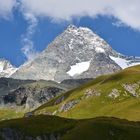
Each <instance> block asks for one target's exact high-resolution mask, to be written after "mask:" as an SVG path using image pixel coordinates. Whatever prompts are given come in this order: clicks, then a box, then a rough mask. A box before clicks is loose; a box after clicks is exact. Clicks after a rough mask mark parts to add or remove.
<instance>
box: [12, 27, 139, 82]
mask: <svg viewBox="0 0 140 140" xmlns="http://www.w3.org/2000/svg"><path fill="white" fill-rule="evenodd" d="M119 63H121V65H119ZM137 64H140V58H137V57H136V58H135V57H134V58H133V57H127V56H124V55H122V54H120V53H117V52H116V51H115V50H113V49H112V48H111V46H110V45H109V44H108V43H107V42H106V41H104V40H103V39H102V38H100V37H99V36H98V35H96V34H95V33H94V32H93V31H91V30H90V29H88V28H84V27H79V28H77V27H76V26H74V25H70V26H68V28H67V29H66V30H65V31H64V32H63V33H62V34H60V35H59V36H58V37H57V38H56V39H55V40H54V41H53V42H52V43H51V44H50V45H49V46H48V47H47V48H46V49H45V50H44V51H43V52H41V53H40V54H39V56H38V57H37V58H36V59H35V60H33V61H32V62H30V63H28V64H27V65H24V66H22V67H21V68H19V69H18V70H17V71H16V72H15V73H14V74H13V75H12V76H11V77H12V78H15V79H33V80H39V79H44V80H53V81H56V82H61V81H63V80H66V79H86V78H96V77H97V76H100V75H102V74H109V73H113V72H116V71H119V70H121V69H123V68H126V67H128V66H132V65H137Z"/></svg>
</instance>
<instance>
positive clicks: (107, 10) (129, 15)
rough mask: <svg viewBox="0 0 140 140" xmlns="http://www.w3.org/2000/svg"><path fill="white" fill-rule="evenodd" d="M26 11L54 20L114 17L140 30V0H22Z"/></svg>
mask: <svg viewBox="0 0 140 140" xmlns="http://www.w3.org/2000/svg"><path fill="white" fill-rule="evenodd" d="M21 2H22V6H23V9H24V11H28V12H29V13H32V14H34V15H35V16H38V17H45V16H48V17H51V18H52V19H53V20H71V19H72V17H75V16H78V17H82V16H90V17H96V16H97V15H107V16H114V17H116V18H118V19H119V20H120V21H121V22H122V23H124V24H125V25H127V26H130V27H132V28H134V29H138V30H140V14H139V13H140V8H139V6H140V1H139V0H133V1H132V0H21Z"/></svg>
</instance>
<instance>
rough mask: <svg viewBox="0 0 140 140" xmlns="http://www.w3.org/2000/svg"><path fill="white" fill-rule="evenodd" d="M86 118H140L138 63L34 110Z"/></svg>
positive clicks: (99, 78) (37, 112)
mask: <svg viewBox="0 0 140 140" xmlns="http://www.w3.org/2000/svg"><path fill="white" fill-rule="evenodd" d="M33 113H34V114H35V115H39V114H53V115H58V116H61V117H67V118H74V119H85V118H94V117H99V116H107V117H117V118H121V119H128V120H133V121H140V66H135V67H131V68H127V69H125V70H122V71H120V72H117V73H115V74H111V75H105V76H100V77H98V78H96V79H95V80H93V81H92V82H89V83H87V84H84V85H82V86H80V87H78V88H76V89H73V90H71V91H69V92H67V93H65V94H63V95H60V96H58V97H56V98H54V99H53V100H51V101H50V102H48V103H46V104H44V105H43V106H41V107H39V108H38V109H36V110H35V111H34V112H33Z"/></svg>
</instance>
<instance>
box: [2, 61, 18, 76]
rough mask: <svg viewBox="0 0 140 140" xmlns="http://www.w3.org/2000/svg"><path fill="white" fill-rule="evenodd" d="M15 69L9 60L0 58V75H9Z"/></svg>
mask: <svg viewBox="0 0 140 140" xmlns="http://www.w3.org/2000/svg"><path fill="white" fill-rule="evenodd" d="M16 70H17V68H15V67H14V66H12V64H11V63H10V62H9V61H7V60H5V59H0V77H10V76H11V75H12V74H13V73H15V72H16Z"/></svg>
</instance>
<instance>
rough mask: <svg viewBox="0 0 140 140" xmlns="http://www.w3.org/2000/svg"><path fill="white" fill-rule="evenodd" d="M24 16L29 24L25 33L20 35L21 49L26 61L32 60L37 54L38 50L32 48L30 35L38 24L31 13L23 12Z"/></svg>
mask: <svg viewBox="0 0 140 140" xmlns="http://www.w3.org/2000/svg"><path fill="white" fill-rule="evenodd" d="M23 16H24V18H25V19H26V21H27V22H28V24H29V26H28V28H27V31H26V34H25V35H23V36H22V40H21V41H22V44H23V48H22V49H21V50H22V52H23V53H24V55H25V57H26V58H27V60H28V61H32V60H33V59H35V58H36V57H37V56H38V52H37V51H36V50H35V48H34V42H33V41H32V36H33V35H34V33H35V30H36V27H37V25H38V20H37V18H36V17H35V16H34V15H32V14H31V13H24V14H23Z"/></svg>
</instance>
